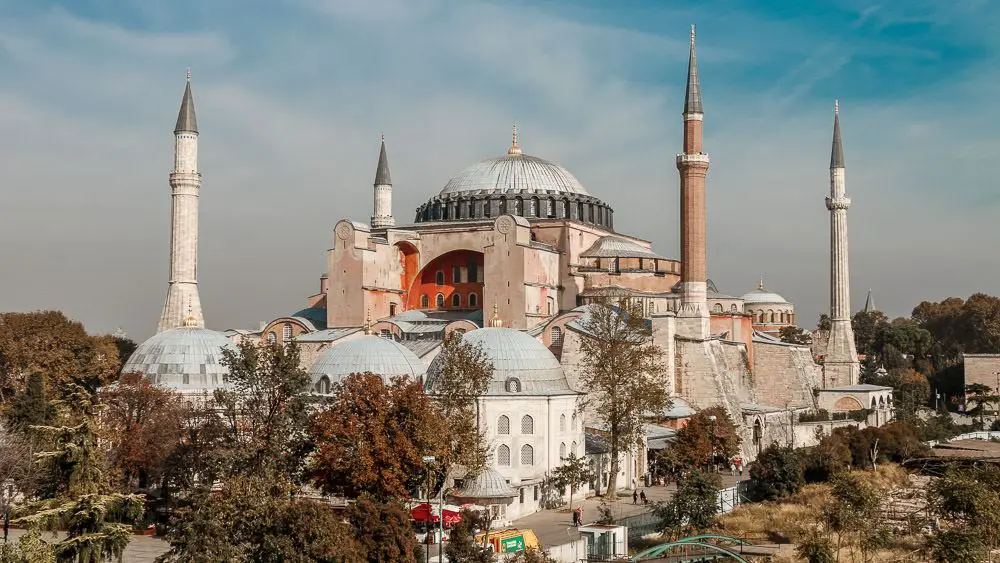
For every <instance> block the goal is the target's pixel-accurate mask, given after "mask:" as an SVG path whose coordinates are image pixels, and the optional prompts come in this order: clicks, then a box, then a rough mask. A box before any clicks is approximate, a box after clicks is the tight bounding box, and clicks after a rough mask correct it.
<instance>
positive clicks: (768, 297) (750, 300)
mask: <svg viewBox="0 0 1000 563" xmlns="http://www.w3.org/2000/svg"><path fill="white" fill-rule="evenodd" d="M742 299H743V303H744V304H746V305H752V304H768V305H788V304H790V303H789V301H788V300H787V299H785V298H784V297H782V296H780V295H778V294H777V293H774V292H772V291H768V290H766V289H764V279H763V278H761V280H760V283H759V284H757V289H755V290H753V291H751V292H750V293H747V294H744V295H743V297H742Z"/></svg>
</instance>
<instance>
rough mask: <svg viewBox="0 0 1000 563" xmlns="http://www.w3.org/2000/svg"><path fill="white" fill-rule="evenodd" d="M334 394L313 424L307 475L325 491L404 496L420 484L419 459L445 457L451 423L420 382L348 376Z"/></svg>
mask: <svg viewBox="0 0 1000 563" xmlns="http://www.w3.org/2000/svg"><path fill="white" fill-rule="evenodd" d="M333 396H334V398H333V400H332V401H331V402H330V403H329V404H328V405H327V406H326V408H325V409H324V410H323V411H322V412H320V413H319V414H317V415H316V418H315V420H314V422H313V425H312V435H313V439H314V440H315V444H316V450H315V452H314V454H313V456H312V458H311V461H310V471H309V472H310V474H311V476H312V477H313V480H314V482H315V483H316V484H317V485H319V487H320V488H322V489H323V491H324V492H327V493H332V494H343V495H346V496H348V497H358V496H361V495H362V494H367V495H370V496H371V497H373V498H376V499H380V500H388V499H393V498H401V497H405V496H407V495H408V494H409V493H410V492H411V491H414V490H416V489H417V488H418V487H419V485H420V484H421V483H423V481H424V478H425V476H426V464H425V463H424V462H423V456H435V457H438V458H441V457H443V456H444V455H445V452H446V450H447V448H448V445H449V439H450V429H449V425H448V424H447V422H446V421H445V418H444V416H442V414H441V412H440V411H439V410H438V409H437V408H436V407H435V405H434V404H433V402H432V399H431V398H429V397H428V396H427V395H425V394H424V392H423V390H422V389H421V386H420V383H419V382H416V381H413V380H411V379H409V378H403V377H397V378H394V379H393V380H392V381H391V382H389V383H385V382H384V381H383V380H382V378H381V377H380V376H378V375H375V374H373V373H360V374H352V375H350V376H348V377H347V378H345V379H344V380H343V381H342V382H341V383H339V384H337V385H336V386H335V388H334V391H333Z"/></svg>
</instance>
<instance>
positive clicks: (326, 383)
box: [315, 375, 330, 395]
mask: <svg viewBox="0 0 1000 563" xmlns="http://www.w3.org/2000/svg"><path fill="white" fill-rule="evenodd" d="M315 390H316V392H317V393H321V394H323V395H329V394H330V378H329V377H327V376H325V375H324V376H323V377H321V378H319V381H317V382H316V387H315Z"/></svg>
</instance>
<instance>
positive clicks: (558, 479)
mask: <svg viewBox="0 0 1000 563" xmlns="http://www.w3.org/2000/svg"><path fill="white" fill-rule="evenodd" d="M593 478H594V475H593V474H592V473H591V472H590V466H589V464H588V463H587V459H586V458H583V457H577V456H576V452H570V454H569V455H568V456H566V457H564V458H563V459H562V465H560V466H559V467H557V468H556V469H555V470H554V471H553V472H552V484H553V485H554V486H556V487H559V488H561V489H562V488H566V487H569V506H570V507H571V508H572V507H573V495H574V494H575V493H576V491H577V489H578V488H579V487H580V485H582V484H584V483H586V482H588V481H590V480H591V479H593Z"/></svg>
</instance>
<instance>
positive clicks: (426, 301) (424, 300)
mask: <svg viewBox="0 0 1000 563" xmlns="http://www.w3.org/2000/svg"><path fill="white" fill-rule="evenodd" d="M430 306H431V298H430V297H429V296H427V295H421V296H420V307H421V308H422V309H428V308H430Z"/></svg>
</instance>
